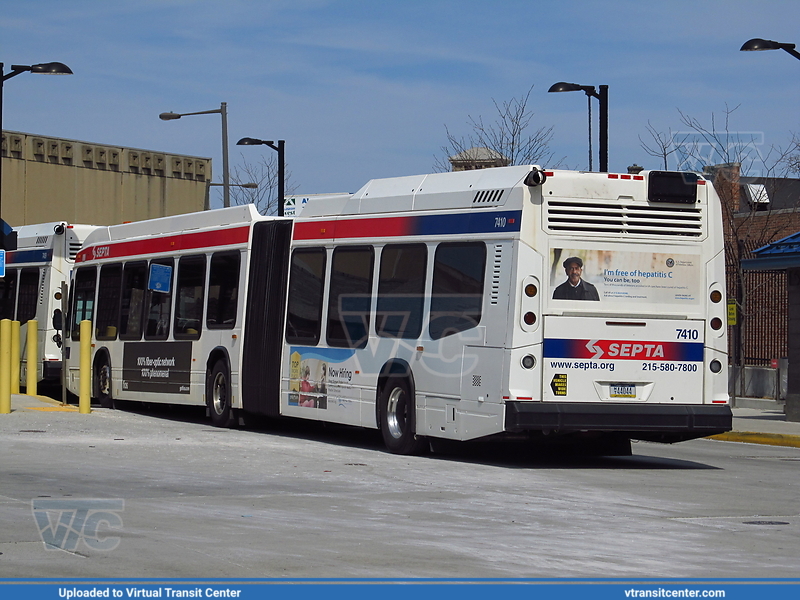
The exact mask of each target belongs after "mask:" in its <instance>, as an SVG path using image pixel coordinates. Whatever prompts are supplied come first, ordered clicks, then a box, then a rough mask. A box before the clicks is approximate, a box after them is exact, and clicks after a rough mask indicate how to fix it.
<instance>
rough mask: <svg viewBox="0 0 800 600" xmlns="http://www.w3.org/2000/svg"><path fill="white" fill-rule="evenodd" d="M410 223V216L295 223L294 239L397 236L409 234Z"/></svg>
mask: <svg viewBox="0 0 800 600" xmlns="http://www.w3.org/2000/svg"><path fill="white" fill-rule="evenodd" d="M409 223H410V220H409V217H384V218H377V219H342V220H339V221H321V222H319V221H317V222H305V223H295V225H294V239H296V240H332V239H334V238H336V239H345V238H367V237H396V236H401V235H409V226H410V225H409Z"/></svg>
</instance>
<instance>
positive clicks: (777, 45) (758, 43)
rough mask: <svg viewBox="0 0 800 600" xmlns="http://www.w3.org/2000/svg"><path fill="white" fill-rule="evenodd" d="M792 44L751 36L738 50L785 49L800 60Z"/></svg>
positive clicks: (799, 55) (799, 54) (798, 53)
mask: <svg viewBox="0 0 800 600" xmlns="http://www.w3.org/2000/svg"><path fill="white" fill-rule="evenodd" d="M794 48H795V45H794V44H783V43H781V42H773V41H772V40H762V39H761V38H753V39H752V40H747V41H746V42H745V43H744V44H742V47H741V48H739V50H741V51H743V52H751V51H760V50H785V51H786V52H788V53H789V54H791V55H792V56H794V57H795V58H797V59H799V60H800V52H798V51H797V50H795V49H794Z"/></svg>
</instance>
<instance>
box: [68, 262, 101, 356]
mask: <svg viewBox="0 0 800 600" xmlns="http://www.w3.org/2000/svg"><path fill="white" fill-rule="evenodd" d="M96 277H97V267H82V268H80V269H78V272H77V273H76V275H75V291H74V294H73V305H72V319H73V320H72V339H73V340H75V341H76V342H77V341H78V340H80V339H81V327H80V325H81V321H91V320H92V318H93V316H94V288H95V280H96Z"/></svg>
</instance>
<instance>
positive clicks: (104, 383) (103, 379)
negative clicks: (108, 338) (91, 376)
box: [96, 361, 114, 408]
mask: <svg viewBox="0 0 800 600" xmlns="http://www.w3.org/2000/svg"><path fill="white" fill-rule="evenodd" d="M96 386H97V387H96V389H97V399H98V400H99V401H100V406H102V407H103V408H114V399H113V398H112V397H111V366H110V365H109V364H108V363H107V362H105V361H104V362H102V363H101V364H100V366H99V368H98V369H97V381H96Z"/></svg>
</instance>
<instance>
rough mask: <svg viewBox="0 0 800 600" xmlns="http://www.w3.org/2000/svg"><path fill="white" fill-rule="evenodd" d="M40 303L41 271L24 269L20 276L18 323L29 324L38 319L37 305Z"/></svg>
mask: <svg viewBox="0 0 800 600" xmlns="http://www.w3.org/2000/svg"><path fill="white" fill-rule="evenodd" d="M38 302H39V269H38V268H27V269H22V272H21V273H20V276H19V299H18V301H17V321H19V322H20V323H27V322H28V321H30V320H31V319H35V318H36V305H37V304H38Z"/></svg>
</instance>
